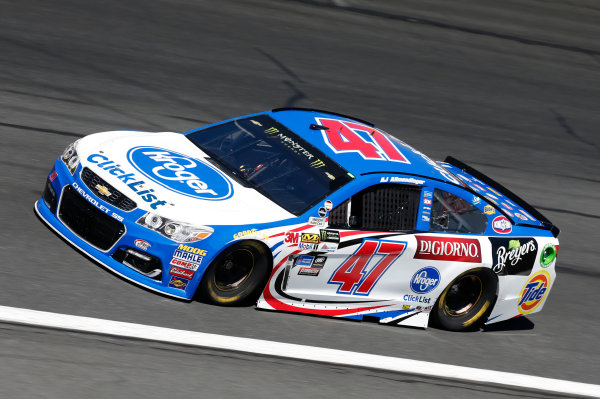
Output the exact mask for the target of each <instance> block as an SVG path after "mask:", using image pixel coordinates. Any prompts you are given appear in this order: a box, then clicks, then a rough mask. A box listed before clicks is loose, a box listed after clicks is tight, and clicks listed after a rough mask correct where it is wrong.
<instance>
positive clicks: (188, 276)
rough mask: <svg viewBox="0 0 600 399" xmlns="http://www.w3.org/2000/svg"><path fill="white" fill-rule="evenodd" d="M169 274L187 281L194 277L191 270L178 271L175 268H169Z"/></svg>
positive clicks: (178, 269)
mask: <svg viewBox="0 0 600 399" xmlns="http://www.w3.org/2000/svg"><path fill="white" fill-rule="evenodd" d="M169 274H173V275H175V276H179V277H183V278H185V279H188V280H191V279H192V277H194V272H193V271H192V270H186V269H180V268H178V267H177V266H173V267H171V270H169Z"/></svg>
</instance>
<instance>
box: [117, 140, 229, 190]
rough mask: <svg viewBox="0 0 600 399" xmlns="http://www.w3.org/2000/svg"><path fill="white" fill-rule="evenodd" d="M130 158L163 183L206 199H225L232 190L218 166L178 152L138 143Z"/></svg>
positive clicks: (137, 166) (162, 184)
mask: <svg viewBox="0 0 600 399" xmlns="http://www.w3.org/2000/svg"><path fill="white" fill-rule="evenodd" d="M127 158H128V159H129V162H131V164H132V165H133V166H134V167H135V168H136V169H137V170H139V171H140V172H142V173H143V174H144V175H146V176H148V177H149V178H150V179H152V180H154V181H155V182H156V183H158V184H160V185H161V186H163V187H165V188H167V189H169V190H171V191H175V192H176V193H179V194H182V195H187V196H188V197H194V198H200V199H203V200H212V201H219V200H224V199H227V198H229V197H231V195H232V194H233V187H232V185H231V183H230V182H229V180H228V179H227V178H226V177H225V175H223V174H222V173H221V172H220V171H218V170H217V169H214V168H213V167H211V166H210V165H208V164H206V163H204V162H201V161H199V160H197V159H194V158H190V157H188V156H186V155H183V154H179V153H177V152H173V151H169V150H165V149H162V148H157V147H135V148H132V149H131V150H129V152H128V154H127Z"/></svg>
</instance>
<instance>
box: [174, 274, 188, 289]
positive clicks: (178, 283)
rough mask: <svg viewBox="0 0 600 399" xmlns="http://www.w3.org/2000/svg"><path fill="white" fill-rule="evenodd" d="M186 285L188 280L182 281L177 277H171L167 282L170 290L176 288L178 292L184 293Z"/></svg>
mask: <svg viewBox="0 0 600 399" xmlns="http://www.w3.org/2000/svg"><path fill="white" fill-rule="evenodd" d="M187 285H188V280H186V279H183V278H181V277H177V276H171V280H170V281H169V287H170V288H177V289H178V290H183V291H185V288H186V287H187Z"/></svg>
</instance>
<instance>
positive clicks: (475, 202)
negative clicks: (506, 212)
mask: <svg viewBox="0 0 600 399" xmlns="http://www.w3.org/2000/svg"><path fill="white" fill-rule="evenodd" d="M480 202H481V198H479V197H478V196H476V195H474V196H473V205H477V204H479V203H480Z"/></svg>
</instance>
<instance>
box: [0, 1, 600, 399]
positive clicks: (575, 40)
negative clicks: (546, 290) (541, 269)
mask: <svg viewBox="0 0 600 399" xmlns="http://www.w3.org/2000/svg"><path fill="white" fill-rule="evenodd" d="M367 4H368V8H367ZM599 21H600V6H599V5H598V4H597V3H596V2H594V1H592V0H590V1H583V0H581V1H580V0H572V1H532V0H520V1H506V2H494V1H488V0H484V1H477V2H466V1H454V2H451V4H450V3H449V2H445V1H442V0H429V1H403V2H376V1H374V2H362V1H336V2H329V1H316V0H315V1H310V0H306V1H268V0H266V1H235V2H234V1H232V2H229V1H222V2H221V1H220V2H215V1H193V0H164V1H155V2H147V1H124V0H120V1H111V0H109V1H101V2H100V1H98V2H92V1H86V2H81V1H76V0H73V1H63V0H56V1H52V2H48V1H45V0H43V1H42V0H40V1H37V0H27V1H21V2H15V1H10V0H9V1H4V0H0V54H1V55H0V165H1V170H2V173H1V174H0V193H1V196H0V226H2V229H0V248H1V250H2V252H1V254H2V255H1V261H0V265H1V268H0V305H4V306H14V307H23V308H29V309H36V310H43V311H50V312H57V313H66V314H73V315H81V316H89V317H98V318H103V319H110V320H118V321H127V322H133V323H141V324H149V325H156V326H166V327H171V328H178V329H185V330H193V331H202V332H209V333H217V334H226V335H235V336H240V337H250V338H259V339H266V340H273V341H280V342H289V343H298V344H305V345H314V346H321V347H329V348H335V349H343V350H351V351H358V352H365V353H373V354H381V355H388V356H397V357H403V358H410V359H417V360H425V361H431V362H438V363H448V364H455V365H461V366H471V367H478V368H484V369H492V370H499V371H509V372H515V373H523V374H531V375H538V376H543V377H550V378H559V379H566V380H572V381H579V382H587V383H593V384H598V383H600V377H599V376H600V345H598V333H599V332H600V316H599V315H598V311H597V304H598V303H600V290H598V288H597V287H598V284H599V283H600V265H599V264H598V245H599V243H600V234H599V233H598V229H597V224H598V223H600V210H599V209H598V203H599V200H600V177H599V176H598V174H597V170H598V168H599V167H600V135H599V134H598V127H599V126H600V105H599V104H600V73H599V69H600V23H598V22H599ZM280 106H302V107H314V108H321V109H329V110H334V111H337V112H341V113H346V114H350V115H355V116H357V117H359V118H362V119H366V120H370V121H372V122H374V123H375V124H376V126H378V127H380V128H382V129H384V130H386V131H388V132H390V133H392V134H394V135H397V136H398V137H400V138H402V139H403V140H405V141H407V142H408V143H409V144H411V145H413V146H415V147H416V148H418V149H420V150H421V151H423V152H425V153H427V154H429V155H431V156H432V157H433V158H436V159H443V158H444V157H445V156H446V155H448V154H452V155H453V156H455V157H457V158H458V159H461V160H463V161H465V162H467V163H470V164H472V165H473V166H475V167H476V168H478V169H480V170H481V171H483V172H484V173H486V174H488V175H489V176H491V177H492V178H494V179H496V180H498V181H500V182H501V183H503V184H505V185H506V186H507V187H509V188H510V189H512V190H513V191H515V192H516V193H518V194H519V195H521V196H522V197H523V198H525V199H526V200H527V201H528V202H530V203H532V204H533V205H535V206H536V207H537V208H538V209H539V210H540V211H542V213H544V214H545V215H546V216H547V217H548V218H549V219H550V220H552V221H553V222H554V223H555V224H556V225H557V226H559V227H560V228H561V230H562V232H561V235H560V237H559V238H560V239H561V246H560V253H559V258H558V267H557V272H558V277H557V281H556V284H555V286H554V288H553V291H552V292H551V295H550V296H549V299H548V301H547V303H546V305H545V308H544V310H543V312H542V313H539V314H536V315H533V316H531V317H527V318H520V319H516V320H514V321H510V322H505V323H500V324H498V325H494V326H492V327H490V328H488V329H486V330H484V331H478V332H470V333H450V332H445V331H440V330H436V329H428V330H425V331H422V330H415V329H408V328H393V327H386V326H379V325H374V324H369V323H353V322H347V321H339V320H332V319H324V318H315V317H307V316H300V315H291V314H279V313H271V312H261V311H257V310H255V309H254V308H253V307H241V308H221V307H216V306H210V305H207V304H203V303H200V302H197V301H194V302H191V303H186V302H181V301H176V300H172V299H168V298H164V297H162V296H159V295H156V294H153V293H150V292H148V291H145V290H143V289H140V288H138V287H136V286H134V285H132V284H130V283H128V282H126V281H123V280H121V279H119V278H117V277H116V276H114V275H112V274H111V273H109V272H107V271H106V270H104V269H102V268H101V267H99V266H97V265H95V264H94V263H92V262H90V261H89V260H88V259H87V258H85V257H84V256H82V255H81V254H79V253H77V252H76V251H74V250H73V249H71V248H70V247H69V246H68V245H67V244H65V243H64V242H63V241H61V240H60V239H59V238H58V237H57V236H56V235H55V234H53V233H52V232H51V231H50V230H48V229H47V228H46V227H45V226H44V225H42V223H40V221H39V220H38V219H37V218H36V217H35V215H34V212H33V210H32V206H33V203H34V202H35V200H37V199H38V198H39V196H40V192H41V188H42V185H43V183H44V180H45V179H46V175H47V173H48V170H49V168H50V166H51V164H52V162H53V161H54V159H55V158H56V157H57V156H58V154H60V153H61V152H62V150H63V149H64V147H65V146H66V145H67V144H68V143H70V142H72V141H73V140H75V139H76V138H78V137H81V136H84V135H87V134H90V133H94V132H98V131H106V130H121V129H128V130H148V131H186V130H190V129H193V128H196V127H200V126H202V125H204V124H206V123H209V122H215V121H219V120H222V119H225V118H229V117H234V116H238V115H242V114H247V113H252V112H258V111H261V110H267V109H271V108H276V107H280ZM409 394H411V396H415V397H423V398H430V397H431V398H434V397H456V398H460V397H465V396H467V395H469V396H472V397H485V398H502V397H512V396H525V397H547V395H544V394H541V393H535V392H527V391H523V390H511V389H506V388H498V387H490V386H483V385H476V384H469V383H463V382H453V381H444V380H435V379H434V380H431V379H427V378H422V377H420V378H416V377H413V376H410V375H399V374H394V373H382V372H375V371H373V370H367V369H364V370H363V369H352V368H344V367H337V366H336V367H334V366H331V365H326V364H312V363H307V362H300V361H291V360H285V359H277V358H265V357H259V356H250V355H244V354H237V353H227V352H219V351H211V350H208V349H197V348H196V349H192V348H186V347H179V346H177V345H167V344H156V343H148V342H139V341H134V340H125V339H116V338H110V337H102V336H94V335H86V334H80V333H69V332H60V331H53V330H45V329H38V328H29V327H24V326H16V325H10V324H0V397H7V398H34V397H48V398H53V397H61V398H80V397H98V398H101V397H107V398H109V397H115V396H118V397H128V398H129V397H131V398H133V397H140V398H142V397H143V398H146V397H164V396H171V397H189V396H204V397H209V396H211V397H234V396H238V397H256V398H259V397H260V398H264V397H275V396H282V397H287V398H304V397H307V396H311V397H364V396H370V397H386V398H387V397H390V396H391V395H394V396H399V397H404V396H407V395H409Z"/></svg>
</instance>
